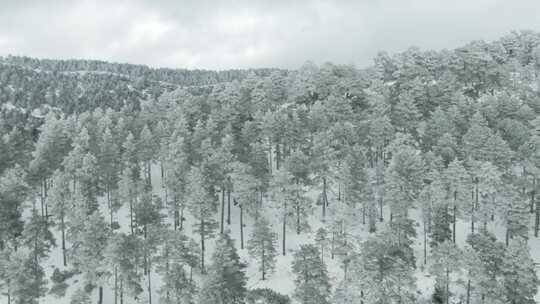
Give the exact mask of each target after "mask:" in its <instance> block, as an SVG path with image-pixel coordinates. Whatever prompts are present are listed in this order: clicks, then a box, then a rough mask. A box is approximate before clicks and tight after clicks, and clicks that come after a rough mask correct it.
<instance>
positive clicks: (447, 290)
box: [446, 268, 450, 304]
mask: <svg viewBox="0 0 540 304" xmlns="http://www.w3.org/2000/svg"><path fill="white" fill-rule="evenodd" d="M449 303H450V270H449V269H448V268H446V304H449Z"/></svg>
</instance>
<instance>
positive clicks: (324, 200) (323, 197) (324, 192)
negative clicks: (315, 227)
mask: <svg viewBox="0 0 540 304" xmlns="http://www.w3.org/2000/svg"><path fill="white" fill-rule="evenodd" d="M321 203H322V217H323V221H324V218H325V217H326V204H328V198H327V197H326V177H323V193H322V202H321Z"/></svg>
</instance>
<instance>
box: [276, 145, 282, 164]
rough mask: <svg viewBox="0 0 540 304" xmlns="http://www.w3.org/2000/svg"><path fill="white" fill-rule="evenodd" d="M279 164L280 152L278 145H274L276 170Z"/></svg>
mask: <svg viewBox="0 0 540 304" xmlns="http://www.w3.org/2000/svg"><path fill="white" fill-rule="evenodd" d="M280 164H281V151H280V150H279V144H276V169H277V170H279V167H280Z"/></svg>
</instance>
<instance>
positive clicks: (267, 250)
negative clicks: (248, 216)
mask: <svg viewBox="0 0 540 304" xmlns="http://www.w3.org/2000/svg"><path fill="white" fill-rule="evenodd" d="M276 241H277V235H276V233H274V232H273V231H272V227H271V226H270V223H269V222H268V220H267V219H265V218H264V217H262V216H260V217H259V218H258V220H257V221H256V222H255V227H254V228H253V231H252V233H251V236H250V239H249V241H248V246H247V249H248V252H249V254H250V255H251V256H252V257H253V258H254V259H255V260H256V261H257V262H258V263H259V270H260V271H261V274H262V278H261V279H262V280H263V281H264V280H265V279H266V275H267V274H272V273H273V272H274V269H275V264H276V255H277V251H276Z"/></svg>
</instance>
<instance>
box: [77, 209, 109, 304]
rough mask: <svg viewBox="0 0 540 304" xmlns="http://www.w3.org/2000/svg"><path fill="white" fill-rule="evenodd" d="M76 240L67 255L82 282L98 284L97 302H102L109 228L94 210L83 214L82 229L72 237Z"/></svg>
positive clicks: (106, 269) (89, 284) (93, 285)
mask: <svg viewBox="0 0 540 304" xmlns="http://www.w3.org/2000/svg"><path fill="white" fill-rule="evenodd" d="M72 239H73V240H77V243H76V244H75V246H72V248H71V250H70V252H69V253H70V254H69V255H68V256H69V258H70V260H71V261H72V264H73V266H74V267H75V268H76V269H78V270H79V271H81V272H82V273H83V274H84V282H85V284H87V285H88V286H91V287H92V288H93V287H95V286H96V285H98V286H99V290H98V292H99V294H98V297H99V298H98V303H99V304H102V303H103V284H104V282H105V279H106V278H107V276H108V275H109V273H108V272H109V271H110V270H109V269H108V268H107V267H106V263H105V256H104V255H105V249H106V247H107V244H108V241H109V228H108V225H107V224H106V221H105V219H104V218H103V217H102V216H101V215H100V214H99V211H96V212H94V213H92V214H90V215H87V216H85V218H84V221H83V223H82V229H81V230H79V231H78V232H77V233H76V234H75V235H74V236H73V237H72Z"/></svg>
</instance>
